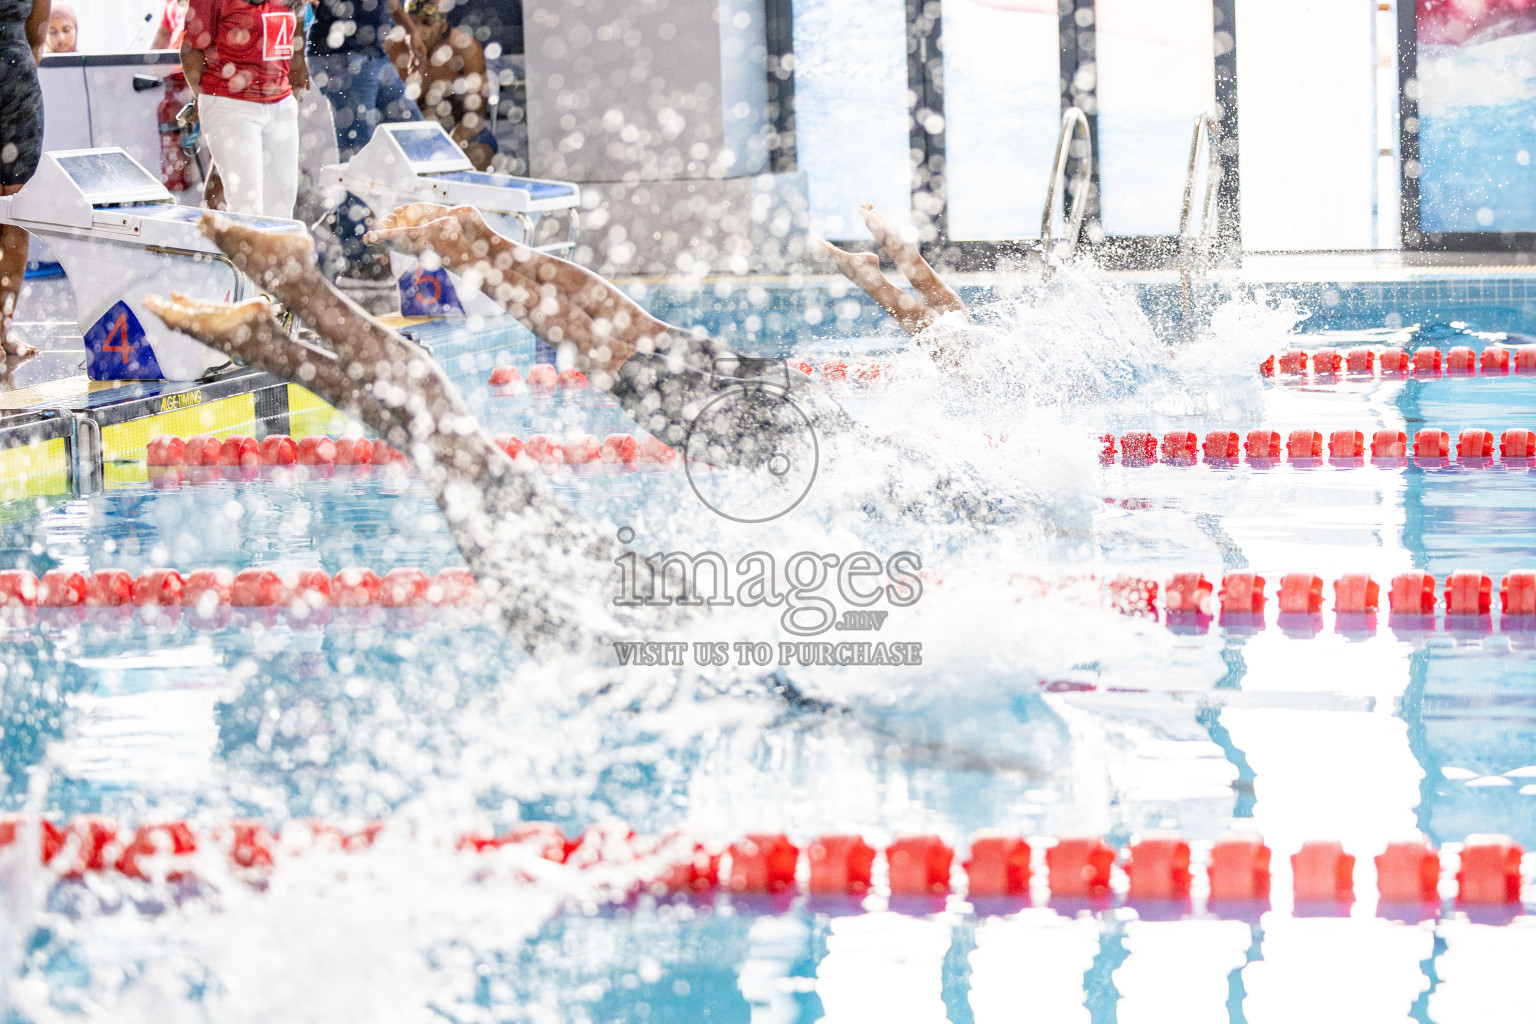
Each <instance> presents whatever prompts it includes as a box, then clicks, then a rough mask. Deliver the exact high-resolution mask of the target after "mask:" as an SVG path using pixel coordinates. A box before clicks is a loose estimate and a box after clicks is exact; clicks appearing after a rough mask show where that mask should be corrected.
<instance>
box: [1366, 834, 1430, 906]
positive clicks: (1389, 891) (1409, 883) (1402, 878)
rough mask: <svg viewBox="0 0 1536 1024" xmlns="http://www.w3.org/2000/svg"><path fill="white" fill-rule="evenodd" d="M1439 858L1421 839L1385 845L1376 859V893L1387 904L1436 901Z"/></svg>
mask: <svg viewBox="0 0 1536 1024" xmlns="http://www.w3.org/2000/svg"><path fill="white" fill-rule="evenodd" d="M1439 885H1440V854H1439V853H1437V852H1436V851H1435V848H1434V847H1433V846H1431V845H1430V844H1429V843H1428V842H1426V841H1425V840H1423V839H1418V840H1412V841H1407V842H1398V843H1388V844H1387V848H1386V849H1385V850H1384V851H1382V852H1381V853H1380V854H1378V855H1377V856H1376V891H1377V892H1379V893H1380V894H1381V898H1382V900H1383V901H1385V902H1388V903H1424V902H1432V901H1434V900H1438V899H1439V898H1440V894H1439Z"/></svg>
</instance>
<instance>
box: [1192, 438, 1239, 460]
mask: <svg viewBox="0 0 1536 1024" xmlns="http://www.w3.org/2000/svg"><path fill="white" fill-rule="evenodd" d="M1201 448H1202V449H1203V450H1204V452H1205V461H1206V462H1236V461H1237V459H1238V454H1239V452H1240V451H1241V442H1240V440H1239V439H1238V436H1237V431H1235V430H1213V431H1211V432H1210V433H1209V434H1206V435H1205V443H1204V444H1203V445H1202V446H1201Z"/></svg>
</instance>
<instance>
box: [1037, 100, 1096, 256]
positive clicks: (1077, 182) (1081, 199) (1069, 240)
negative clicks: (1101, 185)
mask: <svg viewBox="0 0 1536 1024" xmlns="http://www.w3.org/2000/svg"><path fill="white" fill-rule="evenodd" d="M1079 131H1081V133H1082V137H1083V155H1082V158H1081V159H1080V160H1078V163H1077V173H1076V174H1075V175H1073V177H1072V187H1071V188H1070V189H1069V190H1068V194H1069V195H1070V196H1071V197H1072V213H1071V214H1070V215H1069V216H1068V217H1067V232H1066V237H1064V238H1062V239H1061V240H1060V241H1056V240H1055V239H1053V238H1052V236H1051V221H1052V220H1054V219H1055V213H1056V204H1057V202H1058V201H1059V200H1060V199H1061V192H1062V189H1064V188H1066V187H1067V160H1068V159H1070V158H1071V156H1072V141H1073V140H1074V139H1075V138H1076V137H1077V135H1078V133H1079ZM1052 168H1053V170H1052V171H1051V182H1050V185H1049V186H1048V187H1047V188H1046V191H1045V210H1044V212H1043V213H1041V215H1040V252H1041V253H1042V254H1044V255H1045V257H1046V261H1045V272H1046V274H1049V273H1050V272H1051V257H1056V258H1058V259H1061V260H1067V259H1071V258H1072V255H1073V254H1074V253H1075V252H1077V239H1078V236H1079V235H1081V234H1082V230H1083V215H1084V214H1085V213H1087V212H1088V186H1089V183H1090V182H1091V181H1092V179H1093V135H1092V133H1091V132H1090V130H1089V128H1088V115H1087V114H1085V113H1083V112H1082V110H1080V109H1079V108H1077V107H1068V108H1067V109H1066V110H1064V111H1062V113H1061V133H1060V134H1059V135H1057V137H1056V159H1055V161H1053V163H1052Z"/></svg>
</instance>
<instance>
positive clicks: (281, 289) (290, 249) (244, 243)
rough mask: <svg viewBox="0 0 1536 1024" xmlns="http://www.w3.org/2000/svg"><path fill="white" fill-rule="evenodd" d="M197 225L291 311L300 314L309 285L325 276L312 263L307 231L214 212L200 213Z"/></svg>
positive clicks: (312, 243)
mask: <svg viewBox="0 0 1536 1024" xmlns="http://www.w3.org/2000/svg"><path fill="white" fill-rule="evenodd" d="M197 227H198V230H200V231H201V232H202V233H203V234H205V235H207V236H208V237H209V238H211V239H213V241H214V243H215V244H216V245H218V247H219V248H220V249H223V250H224V252H225V253H226V254H228V256H229V258H230V259H232V260H234V262H235V266H237V267H239V268H240V269H241V270H242V271H244V272H245V275H246V276H247V277H249V278H250V279H251V280H252V281H255V282H256V283H257V284H258V285H260V286H261V287H262V288H264V289H266V290H267V291H269V292H271V293H272V294H273V295H275V296H277V298H278V300H279V301H281V302H282V304H283V305H284V306H285V307H287V308H288V309H290V310H292V311H293V312H295V313H299V314H300V315H303V308H304V305H305V300H306V298H307V297H308V296H309V295H310V294H311V289H312V288H313V287H314V285H315V283H316V282H317V281H318V282H324V280H325V279H324V278H323V277H321V276H320V270H319V267H318V266H317V265H316V263H315V243H314V242H313V241H311V240H310V238H309V236H308V235H299V234H289V233H286V232H285V233H279V232H273V231H259V230H257V229H256V228H253V227H250V226H248V225H245V224H237V223H236V222H234V221H232V220H230V219H229V218H227V217H221V216H219V215H218V214H216V213H205V214H203V217H202V219H201V220H199V221H198V222H197Z"/></svg>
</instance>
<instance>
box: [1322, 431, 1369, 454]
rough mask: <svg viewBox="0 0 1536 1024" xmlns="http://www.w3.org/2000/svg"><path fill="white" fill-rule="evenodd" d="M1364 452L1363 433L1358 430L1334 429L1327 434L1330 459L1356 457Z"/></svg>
mask: <svg viewBox="0 0 1536 1024" xmlns="http://www.w3.org/2000/svg"><path fill="white" fill-rule="evenodd" d="M1364 454H1365V434H1363V433H1361V432H1360V431H1358V430H1335V431H1334V432H1333V433H1331V434H1329V435H1328V457H1329V458H1330V459H1358V458H1361V457H1362V456H1363V455H1364Z"/></svg>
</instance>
